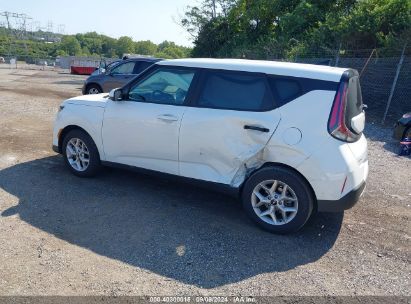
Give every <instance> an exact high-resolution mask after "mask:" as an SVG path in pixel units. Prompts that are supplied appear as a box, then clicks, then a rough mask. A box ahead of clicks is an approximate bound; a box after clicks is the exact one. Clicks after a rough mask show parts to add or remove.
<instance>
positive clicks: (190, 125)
mask: <svg viewBox="0 0 411 304" xmlns="http://www.w3.org/2000/svg"><path fill="white" fill-rule="evenodd" d="M275 108H276V106H275V104H274V100H273V97H272V95H271V91H270V89H269V86H268V82H267V78H266V76H265V75H264V74H259V73H245V72H233V71H220V70H204V71H203V73H202V76H201V78H200V81H199V85H198V88H197V90H196V94H195V96H194V104H193V106H192V107H189V108H187V111H186V112H185V114H184V117H183V120H182V123H181V128H180V140H179V142H180V143H179V165H180V175H182V176H185V177H190V178H195V179H201V180H206V181H211V182H217V183H223V184H230V185H232V186H238V185H239V184H240V183H241V182H242V181H243V179H244V175H245V174H246V173H247V171H248V170H249V169H250V168H253V167H255V166H259V165H261V161H262V153H263V148H264V147H265V145H266V144H267V142H268V140H269V139H270V137H271V135H272V134H273V133H274V131H275V129H276V127H277V125H278V123H279V121H280V113H279V111H278V110H276V109H275Z"/></svg>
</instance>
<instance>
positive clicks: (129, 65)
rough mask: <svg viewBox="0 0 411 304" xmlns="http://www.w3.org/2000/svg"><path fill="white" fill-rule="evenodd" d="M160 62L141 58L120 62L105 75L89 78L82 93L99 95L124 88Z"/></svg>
mask: <svg viewBox="0 0 411 304" xmlns="http://www.w3.org/2000/svg"><path fill="white" fill-rule="evenodd" d="M160 60H161V59H159V58H152V57H140V58H131V59H127V60H121V61H118V62H116V63H114V64H112V65H110V66H109V67H108V68H107V70H106V71H104V72H103V73H100V74H97V75H91V76H90V77H88V78H87V79H86V81H85V82H84V85H83V89H82V92H83V94H99V93H103V92H109V91H110V90H112V89H114V88H119V87H122V86H123V85H125V84H126V83H127V82H129V81H130V80H131V79H132V78H134V77H135V76H136V75H138V74H140V73H141V72H142V71H144V70H145V69H147V68H148V67H150V66H151V65H153V64H154V63H155V62H157V61H160Z"/></svg>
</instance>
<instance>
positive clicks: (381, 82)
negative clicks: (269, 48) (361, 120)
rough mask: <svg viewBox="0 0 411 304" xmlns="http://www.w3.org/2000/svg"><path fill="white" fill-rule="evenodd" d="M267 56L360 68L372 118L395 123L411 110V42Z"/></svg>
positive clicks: (250, 54) (251, 55)
mask: <svg viewBox="0 0 411 304" xmlns="http://www.w3.org/2000/svg"><path fill="white" fill-rule="evenodd" d="M242 57H243V58H249V59H254V58H261V53H259V54H256V53H254V52H252V51H251V52H247V51H245V52H244V53H243V55H242ZM264 57H265V59H267V60H278V61H291V62H298V63H309V64H319V65H328V66H334V67H344V68H353V69H356V70H357V71H358V72H359V73H360V81H361V88H362V94H363V101H364V103H365V104H367V105H368V110H367V119H368V120H369V121H372V122H378V123H381V122H383V123H386V124H392V123H393V122H394V121H396V120H397V119H399V118H400V117H401V116H402V115H403V114H404V113H406V112H411V46H409V47H404V48H403V49H396V50H390V51H389V52H387V51H386V50H379V49H370V50H352V51H350V50H344V51H342V50H329V49H328V50H318V51H313V52H310V53H305V54H304V55H295V56H293V57H292V58H284V57H282V56H278V55H273V54H267V55H265V56H264ZM401 58H402V60H401ZM397 73H398V77H397V78H396V74H397ZM391 93H392V96H391V98H390V95H391Z"/></svg>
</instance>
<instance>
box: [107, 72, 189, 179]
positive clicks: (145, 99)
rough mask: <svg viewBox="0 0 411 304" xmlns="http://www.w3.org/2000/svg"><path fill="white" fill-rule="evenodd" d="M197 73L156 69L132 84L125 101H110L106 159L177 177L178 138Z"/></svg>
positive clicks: (108, 106)
mask: <svg viewBox="0 0 411 304" xmlns="http://www.w3.org/2000/svg"><path fill="white" fill-rule="evenodd" d="M194 74H195V72H194V71H193V70H185V69H179V68H167V67H163V66H159V67H156V68H155V69H154V70H153V71H152V72H151V73H149V75H148V76H143V77H142V79H141V80H138V81H137V83H136V84H134V85H132V86H131V88H130V91H129V93H128V94H126V95H127V96H125V100H123V101H109V102H108V105H107V108H106V110H105V114H104V121H103V130H102V137H103V145H104V152H105V155H106V159H107V160H108V161H111V162H115V163H121V164H126V165H131V166H136V167H141V168H146V169H151V170H156V171H160V172H165V173H171V174H178V173H179V172H178V138H179V130H180V125H181V120H182V117H183V114H184V112H185V111H186V109H187V107H186V106H185V104H186V102H187V100H188V98H186V97H187V96H188V93H189V90H190V85H191V82H192V80H193V77H194Z"/></svg>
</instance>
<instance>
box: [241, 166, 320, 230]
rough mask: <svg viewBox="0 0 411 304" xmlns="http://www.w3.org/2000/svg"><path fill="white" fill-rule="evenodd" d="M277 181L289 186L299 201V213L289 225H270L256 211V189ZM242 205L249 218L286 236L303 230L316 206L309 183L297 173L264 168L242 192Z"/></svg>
mask: <svg viewBox="0 0 411 304" xmlns="http://www.w3.org/2000/svg"><path fill="white" fill-rule="evenodd" d="M266 180H277V181H281V182H283V183H285V184H287V185H288V186H289V187H291V188H292V190H293V191H294V193H295V195H296V197H297V199H298V208H297V213H296V214H295V216H294V218H292V219H291V220H290V221H289V222H288V223H285V224H282V225H274V224H269V223H267V222H265V221H264V220H262V219H261V218H260V217H259V216H258V215H257V214H256V212H255V211H254V208H253V205H252V198H251V197H252V193H253V190H254V188H255V187H256V186H257V185H258V184H260V183H261V182H263V181H266ZM242 203H243V208H244V210H245V212H246V213H247V215H248V217H249V218H250V219H251V220H253V221H254V222H255V223H256V224H257V225H258V226H260V227H261V228H263V229H264V230H266V231H269V232H273V233H279V234H286V233H291V232H296V231H298V230H299V229H301V228H302V227H303V226H304V224H305V223H306V222H307V220H308V219H309V218H310V216H311V213H312V211H313V206H314V197H313V194H312V190H311V188H310V187H309V185H307V182H306V181H305V180H304V179H303V178H302V177H301V176H300V175H299V174H297V173H296V172H294V171H293V170H291V169H287V168H284V167H275V166H270V167H264V168H262V169H260V170H258V171H257V172H255V173H254V174H252V175H251V176H250V178H249V179H248V180H247V181H246V183H245V185H244V188H243V191H242Z"/></svg>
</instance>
